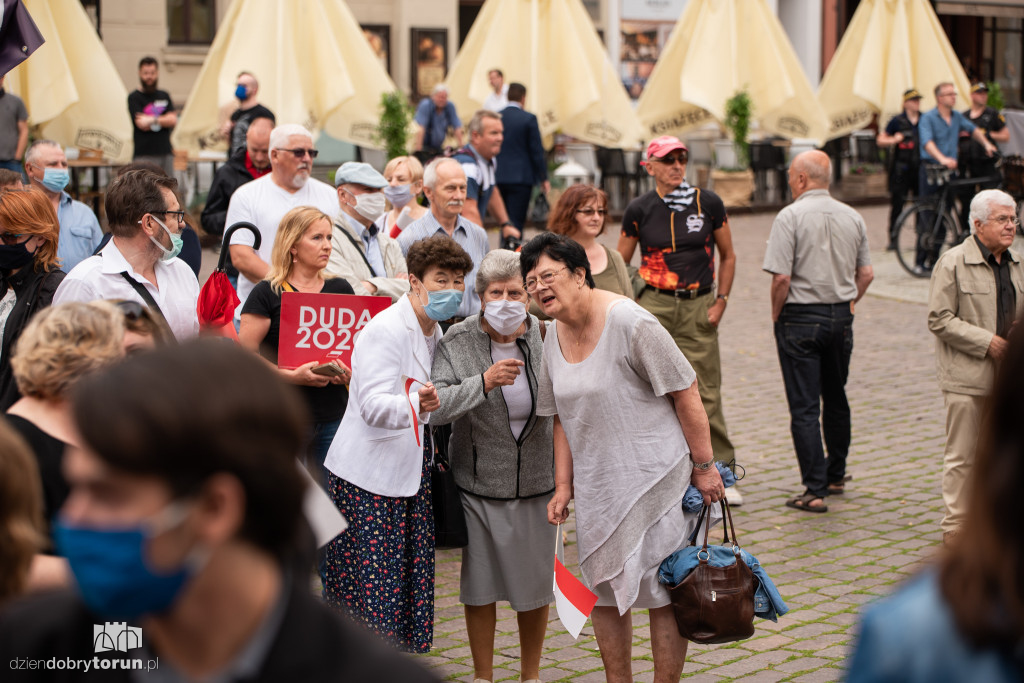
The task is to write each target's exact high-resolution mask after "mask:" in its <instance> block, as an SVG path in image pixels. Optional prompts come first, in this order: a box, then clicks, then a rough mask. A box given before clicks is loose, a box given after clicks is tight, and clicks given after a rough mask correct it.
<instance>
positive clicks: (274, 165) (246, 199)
mask: <svg viewBox="0 0 1024 683" xmlns="http://www.w3.org/2000/svg"><path fill="white" fill-rule="evenodd" d="M316 155H317V150H316V149H315V148H314V147H313V135H312V133H310V132H309V131H308V130H306V129H305V128H303V127H302V126H300V125H297V124H294V123H286V124H284V125H280V126H278V127H277V128H275V129H274V130H272V131H270V173H268V174H267V175H265V176H263V177H261V178H258V179H256V180H254V181H252V182H251V183H246V184H245V185H242V186H241V187H240V188H238V190H236V191H235V193H234V194H233V195H231V203H230V204H228V215H227V219H226V220H225V221H224V223H225V225H226V226H227V227H231V226H232V225H234V224H235V223H238V222H239V221H246V222H248V223H252V224H253V225H255V226H256V227H257V228H258V229H259V231H260V237H261V238H262V241H261V243H260V248H259V250H258V251H257V250H255V249H253V248H252V247H253V236H252V233H251V232H249V231H248V230H239V231H238V232H236V233H234V234H233V235H232V236H231V244H230V246H229V248H230V249H231V262H232V263H233V264H234V266H235V267H236V268H238V273H239V277H238V298H239V299H241V300H242V305H244V304H245V300H246V299H247V298H248V297H249V292H251V291H252V288H253V287H255V286H256V283H257V282H259V281H260V280H262V279H263V278H265V277H266V276H267V272H268V271H269V270H270V253H271V250H272V249H273V248H274V238H275V237H276V236H277V226H278V224H279V223H280V222H281V218H282V217H284V215H285V214H286V213H288V212H289V211H291V210H292V209H294V208H295V207H297V206H313V207H316V208H318V209H320V210H321V211H323V212H324V213H325V214H327V215H328V216H331V215H333V214H334V213H335V212H336V211H337V210H338V198H337V195H336V194H335V192H334V188H332V187H331V186H330V185H328V184H327V183H324V182H321V181H319V180H316V179H314V178H310V177H309V176H310V174H311V173H312V172H313V160H314V159H316ZM241 310H242V307H241V306H239V307H238V310H237V311H236V312H235V319H236V320H237V319H238V316H239V314H240V313H241Z"/></svg>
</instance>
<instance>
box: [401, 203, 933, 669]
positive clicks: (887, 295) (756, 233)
mask: <svg viewBox="0 0 1024 683" xmlns="http://www.w3.org/2000/svg"><path fill="white" fill-rule="evenodd" d="M859 210H860V211H861V213H862V214H863V215H864V216H865V220H866V221H867V223H868V227H869V240H870V242H871V244H872V246H873V247H874V248H873V250H872V259H873V261H874V263H875V265H876V280H875V283H874V284H873V285H872V286H871V289H870V290H869V293H868V296H867V297H865V298H864V299H863V300H862V301H861V303H860V304H858V306H857V311H856V321H855V324H854V351H853V361H852V365H851V369H850V379H849V382H848V385H847V391H848V395H849V398H850V404H851V407H852V411H853V416H852V418H853V444H852V446H851V453H850V460H849V471H850V473H851V474H852V475H853V477H854V479H853V481H851V482H850V483H849V484H848V486H847V492H846V495H845V496H834V497H832V498H830V499H829V500H828V504H829V508H830V510H829V512H828V513H826V514H821V515H812V514H808V513H804V512H800V511H797V510H790V509H788V508H786V507H784V505H783V503H784V502H785V500H786V498H787V497H789V496H791V495H794V494H797V493H799V492H800V491H801V487H800V476H799V469H798V467H797V462H796V456H795V455H794V453H793V449H792V442H791V440H790V434H789V414H788V411H787V409H786V400H785V393H784V390H783V385H782V379H781V374H780V371H779V366H778V359H777V356H776V351H775V342H774V338H773V336H772V326H771V321H770V315H769V303H768V285H769V282H770V276H769V275H768V274H766V273H764V272H762V271H761V263H762V259H763V256H764V249H765V242H766V240H767V237H768V232H769V230H770V228H771V221H772V218H773V216H771V215H757V214H754V215H738V216H735V217H734V218H733V219H732V220H731V224H732V233H733V239H734V241H735V245H736V251H737V255H738V257H737V261H738V263H737V274H736V283H735V285H734V287H733V290H732V292H731V296H730V299H729V306H728V309H727V311H726V313H725V316H724V319H723V322H722V327H721V351H722V366H723V368H722V369H723V392H722V393H723V402H724V410H725V415H726V419H727V421H728V425H729V431H730V434H731V436H732V438H733V441H734V442H735V444H736V449H737V454H738V461H739V462H740V464H742V465H743V466H744V467H745V468H746V478H745V480H744V481H742V482H741V483H740V485H739V486H740V489H741V490H742V492H743V495H744V498H745V503H744V505H743V507H741V508H739V509H737V510H736V512H735V513H734V514H735V515H736V516H735V521H736V524H737V527H738V529H739V536H740V540H741V542H742V543H743V545H744V546H745V548H746V549H747V550H748V551H750V552H751V553H752V554H754V555H755V556H757V557H758V558H759V559H760V560H761V562H762V564H763V565H764V566H765V567H766V568H767V570H768V572H769V574H770V575H771V576H772V578H773V579H774V580H775V582H776V584H777V585H778V588H779V590H780V592H781V593H782V595H783V597H784V599H785V600H786V601H787V603H788V604H789V606H790V607H791V611H790V612H789V614H787V615H785V616H784V617H782V618H781V619H780V620H779V622H778V623H777V624H773V623H771V622H766V621H762V620H757V629H756V631H755V634H754V637H753V638H751V639H750V640H747V641H743V642H740V643H730V644H727V645H711V646H703V645H697V644H692V643H691V644H690V648H689V653H688V657H687V662H686V668H685V670H684V673H683V679H685V680H687V681H693V682H695V683H696V682H703V681H706V682H708V683H723V682H726V681H736V680H742V681H770V682H774V681H799V682H801V683H803V682H808V683H815V682H825V681H837V680H841V679H842V677H843V671H844V669H843V666H844V662H845V660H846V658H847V657H848V655H849V652H850V650H851V648H852V646H853V644H854V641H855V638H856V631H857V623H858V613H859V611H860V610H861V609H862V608H863V606H864V605H865V604H868V603H870V602H872V601H874V600H877V599H878V597H879V596H884V595H887V594H889V593H891V592H892V591H893V590H894V589H895V588H896V587H897V586H898V585H899V584H900V583H901V582H902V581H903V580H905V579H906V578H907V577H908V576H910V575H911V574H913V573H914V572H915V571H917V570H918V569H919V568H920V567H921V566H922V565H924V564H925V563H927V562H928V561H929V559H930V557H931V556H932V554H933V553H934V552H935V550H936V549H937V548H938V546H939V543H940V538H941V533H940V531H939V527H938V522H939V520H940V518H941V495H940V486H939V479H940V474H941V462H942V447H943V443H944V436H943V424H944V413H943V406H942V398H941V394H940V393H939V390H938V387H937V385H936V382H935V377H934V360H933V341H932V338H931V335H930V334H929V332H928V330H927V327H926V325H925V316H926V306H925V302H926V298H927V280H917V279H915V278H911V277H909V276H908V275H906V273H904V272H903V271H902V269H901V268H900V267H899V264H898V263H895V258H894V257H893V256H892V254H887V253H886V252H885V251H883V249H884V237H885V227H886V221H887V212H888V208H887V207H883V206H876V207H860V209H859ZM617 237H618V226H609V228H608V230H607V231H606V234H605V236H604V237H603V238H602V239H603V240H604V241H605V243H606V244H608V245H609V246H612V247H614V244H615V241H616V240H617ZM492 241H495V242H496V239H495V238H494V236H493V235H492ZM893 265H895V268H893V267H892V266H893ZM572 519H573V518H572V517H570V524H569V525H568V528H569V531H570V533H569V539H570V544H569V545H568V546H567V547H566V560H567V565H568V566H569V568H570V569H572V570H573V571H576V572H577V574H578V567H577V566H576V554H575V550H576V548H575V545H574V542H575V535H574V533H573V527H572ZM437 559H438V564H437V572H438V573H437V587H436V594H437V596H438V603H437V604H438V606H437V620H438V623H437V625H436V627H435V628H436V636H435V649H434V651H433V652H431V653H430V654H429V655H426V656H424V657H423V658H422V659H421V661H423V662H424V663H425V664H427V665H429V666H432V667H433V668H434V670H435V671H436V672H437V673H438V674H439V675H441V676H442V677H445V678H446V679H447V680H458V681H462V680H465V681H471V680H472V674H473V671H472V658H471V657H470V655H469V648H468V643H467V641H466V631H465V622H464V619H463V617H462V606H461V605H460V604H459V603H458V583H459V568H460V551H439V552H438V557H437ZM551 615H552V616H551V622H550V624H549V629H548V633H547V637H546V639H545V649H544V654H543V659H542V663H541V665H542V667H543V668H542V671H541V677H542V679H543V680H545V681H575V682H577V683H589V682H591V681H593V682H595V683H596V682H599V681H604V673H603V670H602V667H601V659H600V655H599V653H598V651H597V645H596V642H595V640H594V638H593V629H592V626H591V625H590V624H589V623H588V624H587V626H586V627H585V628H584V632H583V635H581V636H580V638H579V640H577V641H574V640H573V639H572V637H571V636H569V635H568V634H567V633H565V631H564V630H563V629H562V628H561V624H560V622H559V621H558V620H557V617H556V616H555V610H554V608H552V610H551ZM498 617H499V622H498V631H499V633H498V636H497V638H498V642H499V643H500V644H501V645H500V648H499V652H500V654H499V655H496V657H495V680H496V681H499V680H510V681H516V680H519V662H518V659H517V657H518V647H517V645H516V643H517V639H518V636H517V632H516V622H515V619H514V613H513V612H512V611H511V610H510V609H509V608H508V606H507V605H499V610H498ZM634 630H635V632H636V637H635V639H634V652H633V657H634V662H633V665H634V674H635V678H636V680H637V681H651V680H653V675H654V674H653V662H652V660H651V654H650V647H649V646H650V640H649V633H648V629H647V619H646V618H641V615H640V614H639V613H638V614H635V615H634Z"/></svg>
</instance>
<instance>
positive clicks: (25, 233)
mask: <svg viewBox="0 0 1024 683" xmlns="http://www.w3.org/2000/svg"><path fill="white" fill-rule="evenodd" d="M59 235H60V223H59V222H58V221H57V212H56V211H54V209H53V204H51V203H50V200H49V199H47V198H46V195H44V194H43V193H42V192H40V191H39V190H8V191H5V192H2V193H0V330H2V331H3V332H2V335H0V410H7V409H8V408H10V407H11V406H12V405H13V404H14V402H15V401H17V400H18V398H19V397H20V394H19V393H18V386H17V384H15V382H14V374H13V373H12V372H11V349H13V348H14V342H15V341H16V340H17V339H18V336H19V335H20V334H21V332H22V330H24V329H25V325H26V324H27V323H28V321H29V319H30V318H31V317H32V316H33V315H34V314H35V313H37V312H38V311H40V310H41V309H43V308H46V307H47V306H49V305H50V303H51V302H52V301H53V293H54V292H55V291H57V285H59V284H60V283H61V281H62V280H63V279H64V272H63V271H61V270H60V262H59V260H58V259H57V239H58V236H59Z"/></svg>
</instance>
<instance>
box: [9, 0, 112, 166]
mask: <svg viewBox="0 0 1024 683" xmlns="http://www.w3.org/2000/svg"><path fill="white" fill-rule="evenodd" d="M25 7H26V8H27V9H28V10H29V12H30V13H31V15H32V18H33V19H34V20H35V22H36V25H37V26H38V27H39V30H40V32H41V33H42V34H43V37H44V38H45V39H46V42H45V43H43V45H42V46H40V48H39V49H38V50H36V52H35V53H34V54H33V55H32V57H31V58H29V59H27V60H26V61H25V62H23V63H22V64H20V65H19V66H17V67H16V68H15V69H13V70H12V71H10V72H9V73H8V74H7V77H6V80H5V81H4V87H5V88H7V89H8V90H10V91H11V92H13V93H15V94H17V95H18V96H19V97H21V98H22V99H23V100H24V101H25V108H26V109H28V114H29V118H28V122H29V125H30V126H39V129H38V131H37V135H38V136H41V137H43V138H49V139H51V140H55V141H56V142H58V143H60V144H61V145H63V146H73V147H86V148H90V149H99V150H102V152H103V156H104V157H106V158H108V159H111V160H114V161H129V160H130V159H131V156H132V122H131V119H130V118H129V116H128V105H127V100H128V91H127V90H126V89H125V87H124V82H123V81H122V80H121V76H120V75H119V74H118V73H117V69H115V68H114V63H113V62H112V61H111V60H110V55H109V54H107V50H106V48H104V47H103V43H102V42H100V38H99V36H98V35H96V29H95V28H94V27H93V24H92V21H91V20H90V19H89V15H87V14H86V13H85V9H84V8H83V7H82V3H81V2H80V0H25Z"/></svg>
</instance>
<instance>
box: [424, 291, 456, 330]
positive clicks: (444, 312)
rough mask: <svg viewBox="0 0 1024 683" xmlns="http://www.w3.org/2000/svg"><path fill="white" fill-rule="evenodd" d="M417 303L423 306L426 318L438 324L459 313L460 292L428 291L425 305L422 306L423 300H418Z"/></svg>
mask: <svg viewBox="0 0 1024 683" xmlns="http://www.w3.org/2000/svg"><path fill="white" fill-rule="evenodd" d="M417 299H419V296H417ZM419 302H420V303H421V304H423V312H424V313H426V314H427V317H428V318H430V319H431V320H436V321H438V322H440V321H442V320H448V319H450V318H454V317H455V314H456V313H458V312H459V306H461V305H462V292H460V291H459V290H457V289H442V290H440V291H436V292H431V291H428V292H427V303H425V304H424V303H423V299H419Z"/></svg>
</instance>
